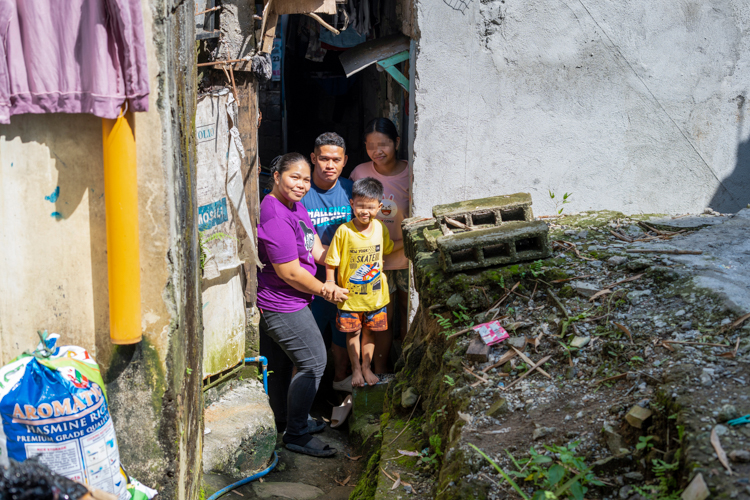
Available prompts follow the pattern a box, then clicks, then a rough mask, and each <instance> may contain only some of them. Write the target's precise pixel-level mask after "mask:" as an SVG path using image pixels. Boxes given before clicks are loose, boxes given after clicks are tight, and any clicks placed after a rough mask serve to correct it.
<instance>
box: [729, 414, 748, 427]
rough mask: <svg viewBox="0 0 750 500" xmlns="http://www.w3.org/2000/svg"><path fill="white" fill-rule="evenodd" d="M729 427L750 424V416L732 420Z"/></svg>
mask: <svg viewBox="0 0 750 500" xmlns="http://www.w3.org/2000/svg"><path fill="white" fill-rule="evenodd" d="M727 424H729V425H745V424H750V414H748V415H744V416H742V417H740V418H735V419H734V420H730V421H729V422H727Z"/></svg>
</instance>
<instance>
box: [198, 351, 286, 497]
mask: <svg viewBox="0 0 750 500" xmlns="http://www.w3.org/2000/svg"><path fill="white" fill-rule="evenodd" d="M245 363H260V364H261V365H263V390H264V391H266V394H268V360H267V359H266V358H265V357H264V356H257V357H255V358H245ZM278 463H279V455H278V453H276V451H274V452H273V463H271V465H269V466H268V467H267V468H265V469H263V470H262V471H260V472H257V473H255V474H253V475H252V476H248V477H246V478H245V479H240V480H239V481H237V482H236V483H232V484H230V485H229V486H227V487H225V488H222V489H220V490H219V491H217V492H216V493H214V494H213V495H211V496H210V497H208V500H216V499H217V498H219V497H220V496H222V495H224V494H226V493H229V492H230V491H232V490H233V489H235V488H239V487H240V486H242V485H245V484H247V483H249V482H251V481H255V480H256V479H259V478H261V477H263V476H265V475H266V474H268V473H269V472H271V471H272V470H273V469H274V467H276V465H277V464H278Z"/></svg>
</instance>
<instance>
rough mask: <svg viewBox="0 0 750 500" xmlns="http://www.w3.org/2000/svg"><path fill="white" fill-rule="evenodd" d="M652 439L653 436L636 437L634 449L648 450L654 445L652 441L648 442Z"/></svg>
mask: <svg viewBox="0 0 750 500" xmlns="http://www.w3.org/2000/svg"><path fill="white" fill-rule="evenodd" d="M652 439H654V436H641V437H639V438H638V444H637V445H635V449H636V450H643V449H646V450H650V449H651V448H653V447H654V443H651V442H649V441H651V440H652Z"/></svg>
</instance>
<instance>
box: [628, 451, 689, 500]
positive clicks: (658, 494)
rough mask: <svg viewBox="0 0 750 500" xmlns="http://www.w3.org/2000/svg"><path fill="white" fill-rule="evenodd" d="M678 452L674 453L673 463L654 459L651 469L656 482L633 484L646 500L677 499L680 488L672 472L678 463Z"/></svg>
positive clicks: (680, 491)
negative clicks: (642, 485)
mask: <svg viewBox="0 0 750 500" xmlns="http://www.w3.org/2000/svg"><path fill="white" fill-rule="evenodd" d="M679 452H680V450H678V451H677V453H676V454H675V459H676V460H675V461H674V463H671V464H668V463H667V462H665V461H664V460H659V459H654V460H652V461H651V462H652V463H653V464H654V466H653V467H652V469H651V470H652V471H653V472H654V475H655V476H656V479H657V480H658V482H657V483H656V484H654V485H650V486H644V487H641V486H633V489H634V490H635V491H636V493H638V494H639V495H641V496H643V497H646V498H647V499H648V500H678V499H679V498H680V494H681V493H682V490H676V489H675V488H677V479H676V477H677V475H676V474H675V473H674V472H675V471H676V470H677V468H678V467H679V465H680V460H679Z"/></svg>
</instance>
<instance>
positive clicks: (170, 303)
mask: <svg viewBox="0 0 750 500" xmlns="http://www.w3.org/2000/svg"><path fill="white" fill-rule="evenodd" d="M142 6H143V16H144V24H145V32H146V33H145V34H146V40H147V41H148V42H147V54H148V66H149V73H150V86H151V95H150V98H149V99H150V102H149V105H150V106H149V108H150V111H149V112H147V113H139V114H136V116H135V133H136V143H137V155H138V183H139V190H138V195H139V214H138V216H139V224H140V254H141V296H142V311H143V314H142V326H143V339H144V340H143V342H141V343H140V344H138V345H135V346H120V347H115V346H112V344H111V343H110V341H109V317H108V292H107V260H106V259H107V256H106V227H105V213H104V198H103V192H104V183H103V170H102V128H101V120H100V119H99V118H96V117H94V116H91V115H83V114H81V115H63V114H56V115H23V116H15V117H13V118H12V120H11V124H10V125H4V126H0V245H2V249H3V250H2V252H0V363H6V362H8V361H9V360H10V359H12V358H13V357H15V356H16V355H18V354H19V353H21V352H23V351H24V350H28V349H31V348H33V347H34V346H35V345H36V343H37V341H38V339H37V336H36V331H37V330H38V329H47V330H49V331H50V332H56V333H60V334H61V335H62V336H63V341H64V342H66V343H71V344H76V345H80V346H83V347H85V348H87V349H88V350H90V351H91V352H92V353H93V354H94V355H95V357H96V359H97V361H98V362H99V364H100V365H101V366H102V369H103V372H104V379H105V382H106V383H107V391H108V395H109V400H110V409H111V413H112V417H113V420H114V422H115V427H116V430H117V436H118V441H119V445H120V452H121V458H122V462H123V465H124V466H125V467H126V469H127V471H128V472H129V473H130V474H132V475H133V476H134V477H136V478H137V479H139V480H140V481H142V482H143V483H144V484H147V485H149V486H151V487H154V488H156V489H158V490H159V491H160V498H165V499H171V498H179V499H183V498H184V499H188V498H191V499H192V498H197V497H198V493H199V489H200V481H199V474H200V470H201V467H200V460H201V443H202V435H203V433H202V402H201V377H200V374H201V361H202V337H201V332H202V327H201V316H200V312H201V311H200V305H199V302H200V288H199V287H200V284H199V280H198V275H197V274H196V269H197V268H198V265H197V262H198V257H197V255H196V251H197V248H198V247H197V233H196V224H195V220H194V216H193V212H194V210H196V208H195V189H194V183H195V181H194V178H195V176H194V137H193V128H194V127H193V117H194V112H195V61H194V46H195V42H194V32H193V26H192V25H193V23H192V19H193V14H194V7H193V2H191V1H184V2H183V1H178V0H149V1H144V2H142ZM58 187H59V192H58V194H57V195H56V196H55V194H54V193H56V192H57V188H58ZM53 214H54V215H53Z"/></svg>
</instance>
